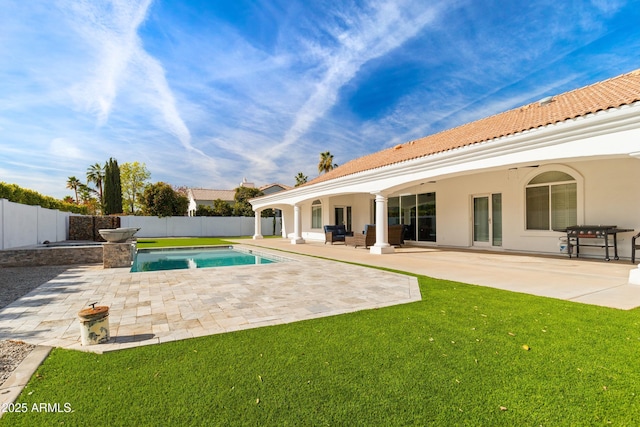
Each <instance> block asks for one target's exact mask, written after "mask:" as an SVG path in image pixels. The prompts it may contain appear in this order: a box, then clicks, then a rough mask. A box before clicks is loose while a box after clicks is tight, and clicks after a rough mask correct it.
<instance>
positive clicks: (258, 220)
mask: <svg viewBox="0 0 640 427" xmlns="http://www.w3.org/2000/svg"><path fill="white" fill-rule="evenodd" d="M253 212H254V214H255V217H254V224H255V225H254V227H253V229H254V233H253V240H257V239H262V215H261V214H262V210H261V209H256V210H254V211H253Z"/></svg>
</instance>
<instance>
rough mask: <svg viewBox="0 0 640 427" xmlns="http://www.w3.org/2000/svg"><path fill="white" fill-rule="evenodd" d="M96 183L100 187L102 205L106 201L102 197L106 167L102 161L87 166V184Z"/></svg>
mask: <svg viewBox="0 0 640 427" xmlns="http://www.w3.org/2000/svg"><path fill="white" fill-rule="evenodd" d="M92 182H93V183H94V184H95V185H96V187H98V196H99V198H100V206H102V203H103V202H104V199H103V197H102V183H103V182H104V167H103V166H102V165H101V164H100V163H96V164H94V165H91V166H89V167H88V168H87V184H89V183H92Z"/></svg>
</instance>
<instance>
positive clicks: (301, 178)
mask: <svg viewBox="0 0 640 427" xmlns="http://www.w3.org/2000/svg"><path fill="white" fill-rule="evenodd" d="M307 179H309V177H308V176H306V175H305V174H303V173H302V172H298V175H296V187H298V186H300V185H302V184H306V183H307Z"/></svg>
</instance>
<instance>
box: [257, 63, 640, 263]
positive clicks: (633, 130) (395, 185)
mask: <svg viewBox="0 0 640 427" xmlns="http://www.w3.org/2000/svg"><path fill="white" fill-rule="evenodd" d="M638 183H640V70H636V71H633V72H630V73H627V74H624V75H621V76H618V77H615V78H611V79H608V80H605V81H602V82H599V83H595V84H593V85H590V86H587V87H583V88H580V89H576V90H573V91H570V92H567V93H563V94H560V95H556V96H553V97H548V98H545V99H542V100H540V101H538V102H534V103H531V104H528V105H524V106H522V107H519V108H515V109H513V110H510V111H506V112H504V113H501V114H497V115H494V116H490V117H487V118H484V119H481V120H478V121H475V122H472V123H468V124H465V125H462V126H459V127H456V128H453V129H449V130H446V131H443V132H440V133H437V134H434V135H430V136H427V137H424V138H421V139H417V140H414V141H410V142H407V143H404V144H400V145H397V146H395V147H392V148H389V149H385V150H383V151H379V152H377V153H373V154H369V155H365V156H363V157H360V158H357V159H355V160H352V161H350V162H347V163H345V164H344V165H342V166H340V167H338V168H336V169H334V170H332V171H330V172H328V173H326V174H324V175H321V176H319V177H318V178H316V179H314V180H312V181H310V182H308V183H307V184H305V185H303V186H300V187H296V188H294V189H292V190H289V191H284V192H281V193H277V194H272V195H266V196H263V197H259V198H256V199H253V200H252V201H251V203H252V206H253V207H254V209H255V210H256V211H260V210H262V209H266V208H277V209H281V210H282V212H283V227H282V230H283V231H282V233H283V237H288V238H290V239H291V243H293V244H299V243H304V242H305V240H319V241H321V240H324V231H323V225H325V224H345V225H346V227H347V229H349V230H352V231H354V232H355V233H361V232H362V230H363V229H364V227H365V225H366V224H389V225H393V224H405V225H406V228H407V231H406V234H405V239H406V240H408V241H409V242H410V243H411V244H415V245H433V246H443V247H456V248H484V249H486V248H489V249H492V250H502V251H519V252H533V253H549V254H551V253H553V254H556V253H558V250H559V249H558V247H559V245H558V241H559V238H560V237H563V236H566V235H565V234H563V233H561V232H558V231H554V230H559V229H563V228H566V227H567V226H572V225H580V224H609V225H617V226H618V227H621V228H627V229H636V230H638V229H640V192H639V191H638V188H639V187H638ZM387 233H388V230H387V227H379V226H378V227H376V243H375V245H374V246H373V247H371V249H370V250H371V252H372V253H377V254H382V253H388V252H393V251H394V248H393V247H391V246H390V245H389V244H388V240H387ZM631 236H632V232H628V233H623V234H620V235H619V236H618V246H619V251H620V256H621V257H629V255H630V251H631V249H630V238H631ZM254 237H256V238H260V230H259V227H258V225H256V235H255V236H254ZM589 253H593V254H594V256H595V254H598V256H600V254H601V251H599V250H598V248H587V249H585V250H584V251H583V250H581V254H582V255H588V254H589Z"/></svg>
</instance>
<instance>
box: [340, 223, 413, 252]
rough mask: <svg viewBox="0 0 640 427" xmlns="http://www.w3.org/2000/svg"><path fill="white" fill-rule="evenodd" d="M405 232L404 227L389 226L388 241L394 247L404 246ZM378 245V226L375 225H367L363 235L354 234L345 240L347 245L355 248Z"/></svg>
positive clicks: (399, 225)
mask: <svg viewBox="0 0 640 427" xmlns="http://www.w3.org/2000/svg"><path fill="white" fill-rule="evenodd" d="M403 232H404V225H401V224H398V225H391V226H389V233H388V240H389V244H390V245H392V246H402V244H403V243H404V240H403V238H402V234H403ZM375 243H376V226H375V225H374V224H367V225H365V226H364V232H362V234H354V235H353V236H350V237H347V238H346V240H345V244H346V245H353V246H354V247H356V248H357V247H358V246H364V247H365V248H368V247H369V246H373V245H375Z"/></svg>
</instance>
